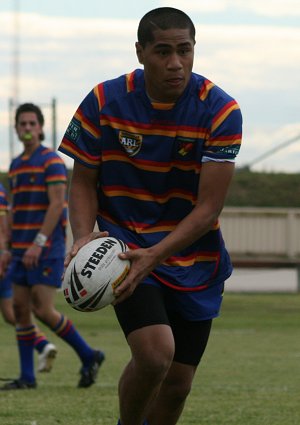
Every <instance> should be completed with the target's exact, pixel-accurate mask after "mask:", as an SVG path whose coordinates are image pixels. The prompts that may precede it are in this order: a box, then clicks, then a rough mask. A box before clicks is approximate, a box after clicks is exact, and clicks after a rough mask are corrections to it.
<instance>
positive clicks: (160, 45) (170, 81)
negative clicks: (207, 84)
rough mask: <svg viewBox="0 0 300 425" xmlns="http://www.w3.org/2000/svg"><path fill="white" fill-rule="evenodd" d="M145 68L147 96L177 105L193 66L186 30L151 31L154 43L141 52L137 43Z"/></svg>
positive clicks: (140, 59)
mask: <svg viewBox="0 0 300 425" xmlns="http://www.w3.org/2000/svg"><path fill="white" fill-rule="evenodd" d="M136 52H137V56H138V59H139V62H140V63H141V64H143V65H144V74H145V84H146V90H147V93H148V96H149V97H150V98H151V99H152V100H154V101H158V102H174V101H176V100H177V99H178V98H179V97H180V96H181V94H182V93H183V91H184V89H185V88H186V86H187V84H188V82H189V80H190V77H191V72H192V68H193V62H194V40H193V39H192V38H191V36H190V31H189V29H178V28H174V29H168V30H156V31H154V41H153V42H151V43H147V44H146V46H145V47H144V48H143V47H142V46H141V45H140V44H139V43H136Z"/></svg>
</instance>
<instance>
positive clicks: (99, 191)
mask: <svg viewBox="0 0 300 425" xmlns="http://www.w3.org/2000/svg"><path fill="white" fill-rule="evenodd" d="M194 45H195V27H194V25H193V23H192V21H191V19H190V18H189V17H188V16H187V15H186V14H185V13H184V12H182V11H180V10H178V9H174V8H170V7H162V8H158V9H154V10H152V11H150V12H149V13H147V14H146V15H145V16H144V17H143V18H142V19H141V21H140V24H139V28H138V41H137V42H136V54H137V58H138V60H139V62H140V64H142V65H143V68H144V69H143V70H141V69H137V70H135V71H133V72H131V73H128V74H126V75H122V76H120V77H118V78H115V79H112V80H108V81H105V82H102V83H100V84H98V85H97V86H96V87H94V89H93V90H92V91H91V92H90V93H88V94H87V96H86V97H85V99H84V100H83V101H82V103H81V104H80V106H79V107H78V109H77V111H76V113H75V115H74V117H73V118H72V120H71V122H70V124H69V126H68V128H67V130H66V133H65V136H64V138H63V140H62V143H61V145H60V147H59V150H60V151H61V152H63V153H65V154H67V155H68V156H70V157H71V158H73V159H74V168H73V175H72V182H71V187H70V197H69V202H70V211H71V213H72V214H71V226H72V231H73V236H74V241H75V243H74V245H73V247H72V249H71V251H70V253H69V254H68V255H67V257H66V261H65V265H67V264H68V263H69V261H70V259H71V258H72V256H74V255H75V254H76V252H77V251H78V249H79V248H80V247H81V246H82V245H84V244H85V243H87V242H88V241H89V240H91V239H93V238H95V237H97V236H98V234H97V233H93V229H94V225H95V221H97V222H98V225H99V229H100V230H101V231H102V232H104V231H106V232H108V233H109V235H111V236H114V237H118V238H120V239H122V240H123V241H124V242H126V243H127V245H128V246H129V247H130V251H128V252H126V253H124V254H122V255H121V254H120V258H123V259H129V260H130V261H131V269H130V272H129V274H128V275H127V277H126V279H125V280H124V281H123V283H122V284H121V285H120V286H118V288H117V289H116V291H115V294H116V297H117V298H116V301H115V303H114V307H115V311H116V314H117V318H118V320H119V322H120V325H121V327H122V329H123V332H124V334H125V336H126V338H127V342H128V344H129V346H130V349H131V354H132V359H131V360H130V362H129V363H128V365H127V366H126V367H125V370H124V372H123V374H122V376H121V378H120V382H119V400H120V403H119V405H120V421H119V424H122V425H142V424H149V425H154V424H155V425H173V424H176V423H177V421H178V420H179V417H180V415H181V413H182V410H183V407H184V403H185V400H186V397H187V396H188V394H189V392H190V389H191V386H192V381H193V377H194V374H195V372H196V369H197V367H198V365H199V363H200V360H201V357H202V354H203V352H204V350H205V347H206V344H207V341H208V337H209V334H210V329H211V324H212V320H213V318H215V317H217V316H218V314H219V310H220V306H221V301H222V294H223V288H224V281H225V280H226V279H227V278H228V277H229V276H230V274H231V271H232V266H231V262H230V258H229V255H228V253H227V251H226V248H225V245H224V241H223V238H222V234H221V230H220V224H219V220H218V217H219V215H220V213H221V211H222V208H223V205H224V201H225V197H226V193H227V190H228V187H229V184H230V181H231V178H232V176H233V173H234V161H235V157H236V155H237V153H238V151H239V148H240V143H241V133H242V118H241V112H240V109H239V106H238V104H237V102H236V101H235V100H234V99H233V98H232V97H231V96H229V95H228V94H227V93H225V92H224V91H223V90H221V89H220V88H219V87H217V86H216V85H215V84H213V83H212V82H211V81H209V80H208V79H207V78H205V77H203V76H201V75H199V74H196V73H194V72H192V68H193V60H194Z"/></svg>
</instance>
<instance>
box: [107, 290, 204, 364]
mask: <svg viewBox="0 0 300 425" xmlns="http://www.w3.org/2000/svg"><path fill="white" fill-rule="evenodd" d="M166 304H167V303H166V299H165V293H164V291H163V290H162V289H161V288H159V287H155V286H151V285H147V284H140V285H138V286H137V288H136V289H135V291H134V292H133V294H132V295H131V296H130V297H129V298H127V299H126V300H125V301H123V302H122V303H120V304H117V305H116V306H115V312H116V315H117V318H118V321H119V323H120V326H121V328H122V330H123V332H124V334H125V336H126V337H127V336H128V335H129V334H130V333H131V332H132V331H134V330H136V329H140V328H143V327H145V326H151V325H158V324H164V325H169V326H170V327H171V329H172V332H173V336H174V341H175V355H174V361H176V362H179V363H183V364H189V365H195V366H197V365H198V364H199V362H200V360H201V357H202V355H203V353H204V350H205V348H206V344H207V341H208V338H209V334H210V330H211V324H212V319H209V320H202V321H189V320H186V319H184V318H182V317H181V315H180V314H179V313H178V312H176V311H174V310H170V309H168V308H167V305H166Z"/></svg>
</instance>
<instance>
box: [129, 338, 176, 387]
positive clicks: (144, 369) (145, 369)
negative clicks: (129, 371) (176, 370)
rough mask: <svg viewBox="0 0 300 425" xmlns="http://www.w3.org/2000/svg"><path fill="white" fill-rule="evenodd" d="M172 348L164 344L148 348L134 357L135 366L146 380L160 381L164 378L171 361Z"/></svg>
mask: <svg viewBox="0 0 300 425" xmlns="http://www.w3.org/2000/svg"><path fill="white" fill-rule="evenodd" d="M173 356H174V348H173V346H172V345H171V346H170V345H168V344H165V345H162V346H161V347H157V346H156V347H148V348H147V349H146V350H144V351H143V354H142V355H139V356H138V357H136V358H135V359H134V360H135V364H136V365H137V367H138V368H140V370H141V373H142V374H143V375H144V376H145V375H147V379H148V380H152V379H153V380H155V381H161V380H163V379H164V377H165V376H166V374H167V372H168V370H169V368H170V366H171V364H172V360H173Z"/></svg>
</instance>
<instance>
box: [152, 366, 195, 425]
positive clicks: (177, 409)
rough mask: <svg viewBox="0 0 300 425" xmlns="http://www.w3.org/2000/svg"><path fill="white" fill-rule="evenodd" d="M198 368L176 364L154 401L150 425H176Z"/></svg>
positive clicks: (171, 368)
mask: <svg viewBox="0 0 300 425" xmlns="http://www.w3.org/2000/svg"><path fill="white" fill-rule="evenodd" d="M195 372H196V366H190V365H184V364H182V363H176V362H174V363H173V364H172V366H171V367H170V369H169V372H168V374H167V376H166V378H165V379H164V382H163V383H162V386H161V388H160V391H159V393H158V395H157V397H156V398H155V400H154V401H153V403H152V405H151V407H150V409H149V412H148V415H147V420H148V422H149V425H165V424H168V425H175V424H177V421H178V419H179V417H180V415H181V413H182V411H183V408H184V404H185V400H186V398H187V396H188V395H189V393H190V390H191V386H192V381H193V377H194V375H195Z"/></svg>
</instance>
